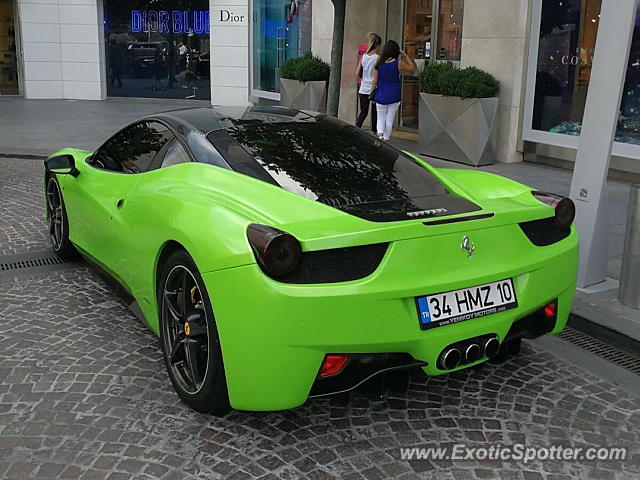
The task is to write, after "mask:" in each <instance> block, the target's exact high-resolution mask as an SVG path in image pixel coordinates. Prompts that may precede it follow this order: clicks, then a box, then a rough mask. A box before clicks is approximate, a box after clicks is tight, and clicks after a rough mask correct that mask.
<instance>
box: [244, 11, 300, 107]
mask: <svg viewBox="0 0 640 480" xmlns="http://www.w3.org/2000/svg"><path fill="white" fill-rule="evenodd" d="M252 15H253V26H252V36H251V38H252V45H251V72H252V75H251V76H252V80H251V82H252V83H251V86H252V90H253V92H254V94H256V95H258V96H270V97H274V96H277V94H278V93H279V92H280V75H279V71H280V66H281V65H282V64H283V63H284V62H285V60H288V59H290V58H295V57H298V56H300V55H302V54H303V53H305V52H307V51H310V50H311V0H253V3H252ZM265 94H266V95H265ZM269 94H271V95H269Z"/></svg>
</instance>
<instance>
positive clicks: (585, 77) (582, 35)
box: [532, 0, 601, 135]
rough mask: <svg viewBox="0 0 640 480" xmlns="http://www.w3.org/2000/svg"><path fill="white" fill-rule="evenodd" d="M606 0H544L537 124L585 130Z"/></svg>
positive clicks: (575, 131)
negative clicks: (602, 0)
mask: <svg viewBox="0 0 640 480" xmlns="http://www.w3.org/2000/svg"><path fill="white" fill-rule="evenodd" d="M600 6H601V0H543V2H542V19H541V24H540V43H539V47H538V62H537V69H536V70H537V71H536V84H535V85H536V86H535V98H534V105H533V122H532V127H533V129H534V130H542V131H545V132H552V133H560V134H565V135H580V130H581V128H582V117H583V114H584V106H585V102H586V99H587V88H588V86H589V78H590V77H591V65H592V61H593V55H594V50H595V46H596V36H597V33H598V24H599V20H600Z"/></svg>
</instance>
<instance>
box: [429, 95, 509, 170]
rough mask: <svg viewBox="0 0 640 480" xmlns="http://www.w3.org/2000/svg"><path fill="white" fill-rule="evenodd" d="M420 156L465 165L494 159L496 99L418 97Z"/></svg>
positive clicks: (485, 163)
mask: <svg viewBox="0 0 640 480" xmlns="http://www.w3.org/2000/svg"><path fill="white" fill-rule="evenodd" d="M419 103H420V106H419V112H418V114H419V116H420V117H419V122H420V127H419V128H420V142H419V149H420V153H422V154H424V155H428V156H431V157H437V158H443V159H446V160H452V161H454V162H460V163H466V164H468V165H474V166H480V165H489V164H492V163H494V162H495V159H496V118H497V113H498V97H492V98H466V99H463V98H459V97H445V96H443V95H432V94H430V93H421V94H420V102H419Z"/></svg>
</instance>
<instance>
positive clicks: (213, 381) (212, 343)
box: [158, 250, 230, 414]
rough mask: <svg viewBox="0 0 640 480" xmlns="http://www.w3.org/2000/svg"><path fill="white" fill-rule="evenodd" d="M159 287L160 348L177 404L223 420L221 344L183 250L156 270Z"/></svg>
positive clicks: (225, 397) (203, 293)
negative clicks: (220, 416) (178, 398)
mask: <svg viewBox="0 0 640 480" xmlns="http://www.w3.org/2000/svg"><path fill="white" fill-rule="evenodd" d="M161 268H162V273H161V275H160V282H159V284H158V307H159V320H160V345H161V347H162V356H163V358H164V362H165V366H166V368H167V373H168V374H169V378H170V379H171V383H172V384H173V388H174V389H175V391H176V393H177V394H178V396H179V397H180V399H181V400H182V401H183V402H184V403H185V404H186V405H188V406H189V407H190V408H192V409H193V410H196V411H198V412H202V413H217V414H224V413H226V412H227V411H229V409H230V407H229V395H228V393H227V381H226V378H225V373H224V363H223V360H222V350H221V348H220V338H219V337H218V330H217V327H216V322H215V318H214V315H213V309H212V307H211V301H210V299H209V295H208V293H207V290H206V288H205V286H204V282H203V280H202V277H201V276H200V273H199V272H198V269H197V267H196V265H195V263H194V261H193V259H192V258H191V257H190V256H189V254H187V253H186V252H185V251H183V250H178V251H176V252H174V253H172V254H171V255H170V256H169V258H168V259H167V261H166V262H165V263H164V265H163V266H162V267H161Z"/></svg>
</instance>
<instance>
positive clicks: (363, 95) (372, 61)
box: [356, 33, 382, 134]
mask: <svg viewBox="0 0 640 480" xmlns="http://www.w3.org/2000/svg"><path fill="white" fill-rule="evenodd" d="M368 37H369V48H368V49H367V53H365V54H364V55H362V58H361V59H360V62H359V63H358V76H361V77H362V81H361V82H360V90H359V91H358V97H359V98H360V114H359V115H358V120H357V121H356V126H357V127H358V128H362V124H363V123H364V121H365V120H366V118H367V115H368V113H369V105H371V106H372V108H371V130H372V131H373V133H374V134H377V132H376V128H377V123H378V122H377V115H376V105H375V103H373V102H372V101H371V98H370V97H371V93H372V84H373V75H374V71H375V66H376V63H377V62H378V54H379V53H380V45H381V44H382V38H381V37H380V35H378V34H377V33H370V34H369V35H368Z"/></svg>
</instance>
